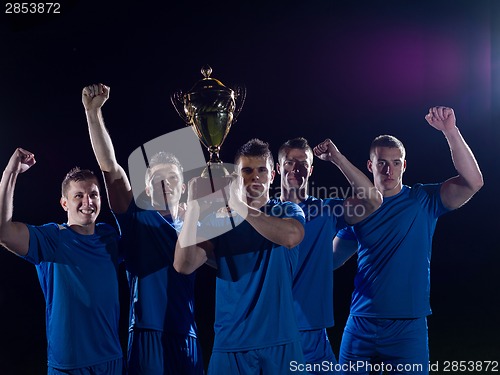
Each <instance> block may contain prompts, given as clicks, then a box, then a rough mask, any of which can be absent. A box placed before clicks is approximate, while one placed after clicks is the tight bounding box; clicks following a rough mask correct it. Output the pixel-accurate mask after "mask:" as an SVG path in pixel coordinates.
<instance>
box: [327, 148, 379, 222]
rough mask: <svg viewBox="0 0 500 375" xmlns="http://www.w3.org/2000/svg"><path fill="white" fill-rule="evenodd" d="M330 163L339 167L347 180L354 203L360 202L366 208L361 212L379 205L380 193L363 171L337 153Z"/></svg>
mask: <svg viewBox="0 0 500 375" xmlns="http://www.w3.org/2000/svg"><path fill="white" fill-rule="evenodd" d="M332 163H334V164H335V165H336V166H337V167H338V168H339V169H340V171H341V172H342V173H343V174H344V176H345V178H346V179H347V181H349V184H350V185H351V187H352V189H353V193H354V196H355V199H353V201H354V203H355V204H361V205H363V206H364V207H365V209H366V210H363V212H365V213H366V214H369V213H371V212H373V211H374V210H375V209H377V208H378V207H380V205H381V204H382V195H381V194H380V192H379V191H378V190H377V189H376V188H375V187H374V186H373V183H372V182H371V181H370V179H369V178H368V177H367V176H366V175H365V174H364V173H363V172H361V171H360V170H359V169H358V168H356V167H355V166H354V165H353V164H352V163H351V162H350V161H349V160H348V159H347V158H346V157H345V156H343V155H341V154H338V155H337V156H336V158H335V160H332ZM364 216H366V215H363V217H364Z"/></svg>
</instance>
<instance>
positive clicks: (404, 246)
mask: <svg viewBox="0 0 500 375" xmlns="http://www.w3.org/2000/svg"><path fill="white" fill-rule="evenodd" d="M440 189H441V184H427V185H422V184H417V185H415V186H413V187H411V188H410V187H408V186H403V188H402V190H401V192H399V193H398V194H397V195H395V196H393V197H386V198H384V201H383V203H382V206H381V207H380V208H379V209H378V210H377V211H375V212H374V213H373V214H371V215H370V216H369V217H368V218H366V219H365V220H363V221H362V222H361V223H358V224H356V225H354V226H353V227H352V230H353V232H354V234H355V237H356V238H357V240H358V243H359V245H358V269H357V272H356V276H355V280H354V292H353V295H352V301H351V315H354V316H363V317H376V318H393V319H399V318H401V319H405V318H420V317H424V316H427V315H429V314H431V308H430V302H429V297H430V261H431V249H432V236H433V234H434V230H435V228H436V223H437V219H438V217H439V216H440V215H442V214H444V213H446V212H448V209H447V208H446V207H444V205H443V203H442V201H441V196H440ZM339 237H340V238H345V239H348V238H349V235H348V234H346V233H344V232H343V231H341V232H339Z"/></svg>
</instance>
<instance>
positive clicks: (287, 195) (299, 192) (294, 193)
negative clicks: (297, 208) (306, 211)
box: [280, 186, 308, 203]
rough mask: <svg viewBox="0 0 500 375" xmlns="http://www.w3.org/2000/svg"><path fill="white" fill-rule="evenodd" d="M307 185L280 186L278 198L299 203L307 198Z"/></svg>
mask: <svg viewBox="0 0 500 375" xmlns="http://www.w3.org/2000/svg"><path fill="white" fill-rule="evenodd" d="M307 197H308V195H307V187H303V188H289V189H286V188H285V187H283V186H282V187H281V196H280V200H281V201H282V202H293V203H301V202H304V201H305V200H306V199H307Z"/></svg>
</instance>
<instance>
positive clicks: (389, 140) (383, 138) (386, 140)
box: [370, 134, 406, 159]
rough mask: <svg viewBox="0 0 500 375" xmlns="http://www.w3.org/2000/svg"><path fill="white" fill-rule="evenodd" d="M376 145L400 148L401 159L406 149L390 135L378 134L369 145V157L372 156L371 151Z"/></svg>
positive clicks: (404, 155)
mask: <svg viewBox="0 0 500 375" xmlns="http://www.w3.org/2000/svg"><path fill="white" fill-rule="evenodd" d="M376 147H389V148H398V149H399V150H401V154H402V155H403V159H404V158H405V157H406V150H405V146H404V145H403V142H401V141H400V140H399V139H397V138H396V137H394V136H392V135H387V134H383V135H379V136H378V137H376V138H375V139H374V140H373V141H372V144H371V146H370V159H371V157H372V154H373V152H374V151H375V148H376Z"/></svg>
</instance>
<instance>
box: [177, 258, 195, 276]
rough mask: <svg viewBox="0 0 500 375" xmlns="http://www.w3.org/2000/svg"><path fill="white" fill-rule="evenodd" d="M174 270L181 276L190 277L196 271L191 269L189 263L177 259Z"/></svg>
mask: <svg viewBox="0 0 500 375" xmlns="http://www.w3.org/2000/svg"><path fill="white" fill-rule="evenodd" d="M174 269H175V270H176V271H177V273H180V274H181V275H190V274H192V273H193V272H194V269H193V268H192V267H189V264H188V263H187V262H181V261H178V260H176V259H174Z"/></svg>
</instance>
